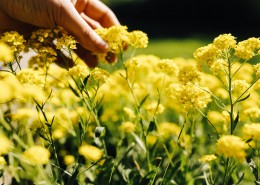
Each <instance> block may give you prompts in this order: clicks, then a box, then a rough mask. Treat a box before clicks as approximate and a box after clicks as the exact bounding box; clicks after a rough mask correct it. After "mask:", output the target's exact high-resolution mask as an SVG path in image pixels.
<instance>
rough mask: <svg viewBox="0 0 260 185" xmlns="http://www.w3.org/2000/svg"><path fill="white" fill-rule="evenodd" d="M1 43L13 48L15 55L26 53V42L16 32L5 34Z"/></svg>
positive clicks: (0, 39)
mask: <svg viewBox="0 0 260 185" xmlns="http://www.w3.org/2000/svg"><path fill="white" fill-rule="evenodd" d="M0 41H1V42H4V43H6V44H7V45H8V46H10V47H11V50H12V51H13V52H15V53H19V52H21V51H24V49H25V45H24V43H25V42H26V41H25V40H24V38H23V36H22V35H20V34H19V33H18V32H16V31H10V32H5V33H4V35H3V36H2V37H1V38H0Z"/></svg>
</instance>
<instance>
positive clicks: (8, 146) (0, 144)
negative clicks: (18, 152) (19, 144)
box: [0, 133, 13, 155]
mask: <svg viewBox="0 0 260 185" xmlns="http://www.w3.org/2000/svg"><path fill="white" fill-rule="evenodd" d="M12 149H13V143H12V142H11V141H10V140H9V139H8V138H7V137H6V136H5V135H3V134H1V133H0V155H3V154H7V153H8V152H10V151H11V150H12Z"/></svg>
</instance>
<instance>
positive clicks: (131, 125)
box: [119, 121, 136, 133]
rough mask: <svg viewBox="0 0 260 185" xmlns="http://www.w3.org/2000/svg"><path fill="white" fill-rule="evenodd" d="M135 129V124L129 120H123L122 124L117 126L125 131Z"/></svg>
mask: <svg viewBox="0 0 260 185" xmlns="http://www.w3.org/2000/svg"><path fill="white" fill-rule="evenodd" d="M135 129H136V125H135V124H134V123H133V122H131V121H126V122H123V123H122V125H120V126H119V130H121V131H122V132H125V133H128V132H134V131H135Z"/></svg>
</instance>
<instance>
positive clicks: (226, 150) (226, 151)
mask: <svg viewBox="0 0 260 185" xmlns="http://www.w3.org/2000/svg"><path fill="white" fill-rule="evenodd" d="M247 148H248V146H247V144H246V143H245V142H244V141H243V140H242V139H241V138H240V137H238V136H234V135H225V136H222V137H221V138H220V139H219V140H218V141H217V151H218V153H219V154H223V155H224V156H225V157H235V158H236V159H238V160H239V161H243V160H244V159H245V156H246V152H245V150H246V149H247Z"/></svg>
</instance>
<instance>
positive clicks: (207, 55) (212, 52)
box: [193, 44, 219, 70]
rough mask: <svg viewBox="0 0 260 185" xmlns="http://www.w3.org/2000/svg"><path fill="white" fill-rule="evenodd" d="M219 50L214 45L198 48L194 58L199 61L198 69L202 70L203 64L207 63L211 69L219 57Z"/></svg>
mask: <svg viewBox="0 0 260 185" xmlns="http://www.w3.org/2000/svg"><path fill="white" fill-rule="evenodd" d="M218 52H219V51H218V49H217V48H216V47H215V46H214V45H213V44H208V45H207V46H203V47H200V48H198V49H197V50H196V51H195V52H194V53H193V56H194V58H195V60H196V61H197V68H198V69H199V70H202V63H203V62H206V64H207V66H208V67H211V66H212V64H213V63H214V61H215V60H216V58H217V55H218Z"/></svg>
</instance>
